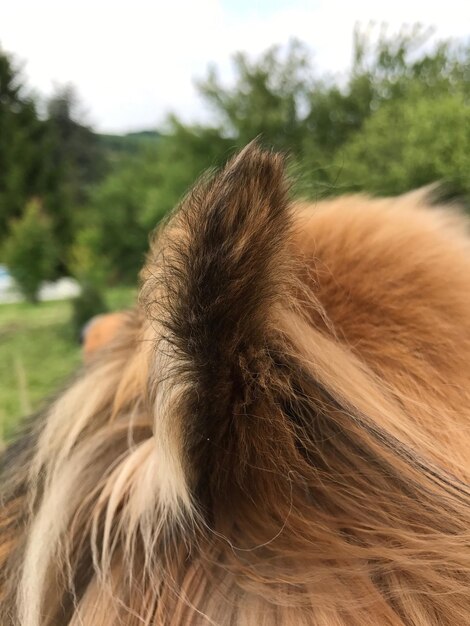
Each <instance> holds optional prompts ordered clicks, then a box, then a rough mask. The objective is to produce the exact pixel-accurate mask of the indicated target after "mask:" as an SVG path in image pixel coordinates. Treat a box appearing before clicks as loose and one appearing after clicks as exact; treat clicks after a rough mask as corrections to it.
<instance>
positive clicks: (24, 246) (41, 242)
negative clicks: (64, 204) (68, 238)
mask: <svg viewBox="0 0 470 626" xmlns="http://www.w3.org/2000/svg"><path fill="white" fill-rule="evenodd" d="M2 256H3V259H4V261H5V263H6V265H7V266H8V269H9V270H10V273H11V275H12V276H13V278H14V279H15V281H16V283H17V285H18V287H19V289H20V290H21V292H22V293H23V295H24V296H25V298H26V299H27V300H29V301H30V302H37V299H38V291H39V287H40V285H41V283H42V282H43V281H45V280H49V279H51V278H52V277H53V276H54V269H55V267H56V264H57V247H56V245H55V242H54V237H53V232H52V227H51V224H50V221H49V219H48V218H47V216H46V215H45V214H44V213H43V211H42V209H41V205H40V203H39V201H37V200H31V201H30V202H29V203H28V205H27V206H26V208H25V211H24V213H23V216H22V217H21V218H20V219H17V220H14V221H13V222H11V224H10V234H9V236H8V238H7V240H6V241H5V243H4V246H3V254H2Z"/></svg>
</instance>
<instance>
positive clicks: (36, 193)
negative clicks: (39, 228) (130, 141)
mask: <svg viewBox="0 0 470 626" xmlns="http://www.w3.org/2000/svg"><path fill="white" fill-rule="evenodd" d="M39 108H45V109H46V116H45V118H44V117H40V116H39V114H38V109H39ZM103 173H104V161H103V158H102V154H101V148H100V146H99V142H98V140H97V137H96V136H95V134H94V133H93V132H92V131H91V129H90V128H88V127H87V126H86V125H85V124H83V122H82V121H81V114H80V111H79V104H78V99H77V96H76V94H75V92H74V90H73V89H72V88H71V87H61V88H59V89H58V90H57V91H56V93H55V94H54V95H53V97H52V98H51V99H50V100H49V102H47V103H46V107H44V106H43V103H41V102H39V101H38V99H37V98H34V97H33V96H32V95H30V94H29V93H28V90H27V88H26V87H25V85H24V84H23V79H22V76H21V74H20V72H19V71H18V69H17V68H16V67H15V65H14V62H13V60H12V58H11V57H10V56H9V55H7V54H6V53H4V52H3V51H2V50H1V48H0V244H1V243H2V240H4V238H5V237H6V236H7V234H8V224H9V223H10V222H11V221H12V220H13V219H16V218H19V217H21V215H22V213H23V210H24V207H25V206H26V205H27V204H28V202H29V201H30V200H31V199H32V198H38V199H40V201H41V203H42V205H43V207H44V210H45V211H47V214H48V215H49V218H50V222H51V227H52V237H53V239H54V240H55V247H56V249H57V251H58V254H57V258H56V268H55V271H56V273H64V272H66V271H67V269H68V268H67V267H66V259H67V256H68V248H69V246H70V244H71V242H72V239H73V235H74V229H75V214H76V212H77V210H78V209H79V208H80V206H82V205H83V204H84V203H85V201H86V199H87V197H88V192H89V187H90V185H91V184H93V183H94V182H96V181H97V180H98V178H100V177H101V176H102V175H103Z"/></svg>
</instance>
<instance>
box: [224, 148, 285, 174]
mask: <svg viewBox="0 0 470 626" xmlns="http://www.w3.org/2000/svg"><path fill="white" fill-rule="evenodd" d="M229 166H230V169H232V168H238V167H240V168H249V169H251V170H253V171H255V170H258V171H259V170H261V169H262V170H264V171H265V172H266V171H267V170H271V172H272V174H275V175H280V176H282V175H283V174H284V170H285V155H284V154H283V153H281V152H276V151H274V150H269V149H267V148H264V147H262V146H261V145H260V143H259V140H258V139H254V140H253V141H251V142H250V143H249V144H247V145H246V146H245V147H244V148H243V149H242V150H241V151H240V152H238V153H237V154H236V155H235V156H234V157H233V159H232V161H231V163H230V164H229Z"/></svg>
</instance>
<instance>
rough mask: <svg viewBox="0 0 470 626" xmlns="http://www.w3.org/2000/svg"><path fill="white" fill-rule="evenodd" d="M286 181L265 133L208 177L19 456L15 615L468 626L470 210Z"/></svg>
mask: <svg viewBox="0 0 470 626" xmlns="http://www.w3.org/2000/svg"><path fill="white" fill-rule="evenodd" d="M288 192H289V185H288V182H287V181H286V179H285V175H284V166H283V159H282V157H281V156H279V155H277V154H275V153H270V152H265V151H262V150H261V149H260V148H258V147H257V146H256V144H250V145H249V146H248V147H247V148H245V150H244V151H242V152H241V153H240V154H239V155H237V156H236V157H235V158H234V159H232V161H230V162H229V163H228V164H227V166H226V167H225V168H224V169H223V170H222V171H220V172H218V173H216V174H214V175H212V176H208V177H205V178H203V179H202V180H201V181H200V182H199V183H198V184H197V185H196V187H195V188H194V189H193V191H192V192H191V193H190V194H189V195H188V196H187V197H186V198H185V199H184V200H183V202H182V204H181V206H180V207H179V208H178V209H177V210H176V211H175V212H174V214H173V215H171V216H170V218H169V219H168V220H167V222H166V223H165V224H164V225H163V226H162V227H161V228H160V229H159V231H158V232H157V233H156V235H155V237H154V239H153V241H152V245H151V251H150V253H149V256H148V260H147V264H146V266H145V268H144V270H143V272H142V290H141V295H140V299H139V304H138V305H137V306H136V308H135V310H134V311H132V312H130V313H128V314H126V316H125V317H123V318H120V325H119V332H117V333H115V335H116V336H115V337H114V338H113V339H112V340H111V341H110V343H109V344H107V345H105V346H102V347H101V349H100V350H98V351H97V352H96V354H94V355H93V357H90V358H88V359H87V362H86V365H85V367H84V369H83V371H82V372H81V373H80V374H79V376H78V377H77V379H76V380H75V381H74V382H73V383H72V384H71V386H70V387H69V388H68V389H67V390H65V391H64V392H63V393H62V394H60V395H59V396H58V398H57V399H56V400H55V401H54V402H53V403H52V404H51V406H50V407H48V408H47V409H46V411H45V412H44V414H43V415H41V416H39V417H38V418H37V419H35V420H33V422H32V424H31V426H30V427H29V433H28V434H27V435H25V436H24V437H23V438H20V439H19V441H18V443H17V444H14V445H13V447H12V448H11V449H10V450H9V451H7V452H6V453H5V455H4V460H3V470H2V503H3V507H2V510H1V513H0V594H1V595H0V622H1V623H2V624H4V625H5V626H8V625H10V626H13V625H15V626H17V625H21V626H56V625H61V626H63V625H65V624H68V625H69V626H79V625H80V626H91V625H95V624H100V625H102V626H112V625H114V624H125V625H126V626H137V625H139V626H140V625H142V624H144V625H148V626H181V625H183V624H184V625H186V624H188V625H194V626H198V625H203V624H216V625H220V626H235V625H240V626H242V625H243V626H252V625H253V626H254V625H256V626H260V625H261V626H268V625H272V624H283V625H287V626H289V625H291V626H294V625H295V626H302V625H305V626H307V625H316V626H376V625H377V624H381V625H382V624H383V625H384V626H429V625H436V626H438V625H439V626H455V625H456V624H462V625H463V624H466V623H467V622H468V621H469V619H470V596H469V593H468V591H469V588H470V487H469V482H470V463H469V455H468V450H469V444H470V434H469V425H470V415H469V413H470V409H469V406H470V403H469V400H470V398H469V389H470V384H469V383H470V315H469V313H470V289H469V286H470V285H469V281H470V242H469V239H468V236H467V232H466V230H467V226H466V222H465V220H464V219H463V218H462V217H460V215H459V214H458V213H457V212H456V211H454V210H450V209H448V208H446V209H443V208H442V207H432V208H430V207H429V206H428V205H429V200H428V192H425V191H421V192H415V193H413V194H408V195H406V196H402V197H399V198H391V199H370V198H367V197H363V196H351V197H346V198H339V199H335V200H331V201H325V202H323V203H319V204H317V205H315V206H312V205H309V204H306V203H295V202H292V201H290V200H289V198H288Z"/></svg>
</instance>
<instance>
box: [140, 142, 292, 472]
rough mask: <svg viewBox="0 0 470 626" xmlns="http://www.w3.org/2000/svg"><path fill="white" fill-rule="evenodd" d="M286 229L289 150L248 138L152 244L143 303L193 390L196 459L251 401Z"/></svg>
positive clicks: (188, 431) (190, 410)
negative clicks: (263, 145)
mask: <svg viewBox="0 0 470 626" xmlns="http://www.w3.org/2000/svg"><path fill="white" fill-rule="evenodd" d="M290 230H291V208H290V207H289V204H288V184H287V182H286V179H285V176H284V160H283V157H282V156H281V155H279V154H276V153H272V152H267V151H263V150H261V149H260V148H259V147H258V146H257V145H256V144H255V143H251V144H250V145H249V146H247V147H246V148H245V149H244V150H243V151H242V152H241V153H240V154H238V155H237V156H236V157H235V158H234V159H233V160H232V161H230V162H229V163H228V164H227V166H226V167H225V168H224V169H223V170H222V171H221V172H220V173H218V174H216V175H214V176H213V177H212V178H209V179H203V180H202V181H201V182H200V183H199V184H198V185H197V186H196V187H195V188H194V189H193V191H192V192H191V193H190V195H189V196H188V197H187V198H186V199H185V200H184V201H183V203H182V206H181V207H180V208H179V209H178V211H177V212H176V214H175V215H174V217H173V218H172V219H171V220H170V222H169V224H168V225H167V226H166V228H165V229H164V231H163V235H162V236H161V237H158V238H157V240H156V242H155V244H154V247H153V248H154V249H153V255H152V256H151V257H150V260H149V264H148V267H147V277H148V278H147V281H146V284H145V286H144V290H143V301H144V303H145V304H146V305H147V307H148V311H149V314H150V317H151V318H153V319H156V320H157V322H158V323H161V324H162V325H163V327H164V336H165V339H166V341H167V342H168V343H169V344H170V345H171V347H172V350H174V357H175V358H174V359H173V363H174V367H175V368H176V370H177V378H178V381H179V382H180V383H181V381H183V380H184V381H185V382H186V383H187V386H188V389H189V391H188V393H187V394H186V397H185V402H184V404H185V406H184V408H183V409H182V411H183V413H186V414H187V415H188V418H187V420H186V421H187V423H186V424H184V426H183V429H184V433H185V439H187V440H189V441H190V442H191V443H192V446H191V445H189V446H185V448H186V452H188V450H189V456H190V457H191V456H193V457H194V455H195V454H196V453H195V449H196V448H198V447H200V444H201V442H210V444H211V445H210V447H212V446H214V445H217V441H218V442H219V444H220V443H221V440H222V439H223V436H224V434H226V433H227V430H228V429H230V428H231V424H230V419H231V416H233V415H235V414H237V413H239V412H240V411H242V410H243V411H245V410H246V409H247V407H248V406H250V404H252V403H253V401H254V399H255V396H256V387H257V386H256V384H253V382H254V377H255V376H259V372H262V371H263V370H266V367H263V366H260V362H261V361H263V360H265V359H266V336H269V334H270V332H271V329H270V319H272V316H273V311H274V310H275V309H276V304H277V302H278V300H279V295H280V294H281V293H283V292H284V284H283V283H284V277H285V276H287V274H288V272H286V271H284V266H285V265H286V263H287V255H286V250H285V248H286V241H287V239H288V237H289V234H290ZM284 295H285V293H284ZM271 334H272V333H271ZM191 447H192V448H193V450H192V452H191ZM200 452H201V451H199V453H198V454H197V456H199V457H201V454H200ZM200 462H204V463H206V462H207V459H205V460H204V461H202V460H201V458H199V463H200Z"/></svg>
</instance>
